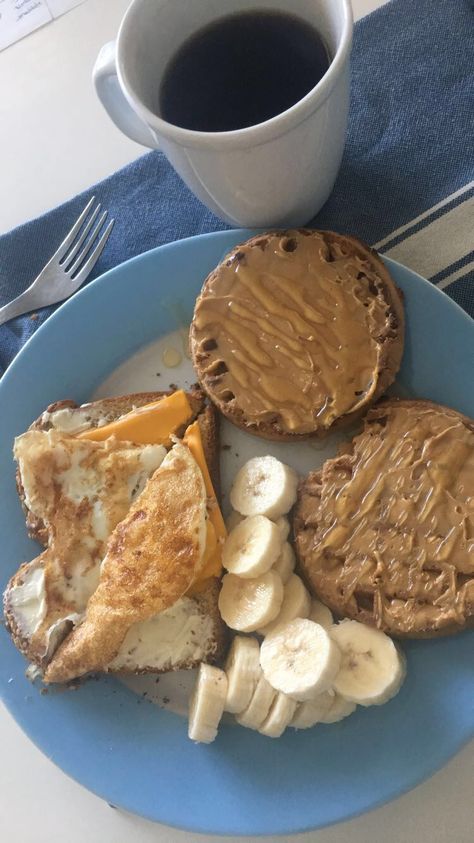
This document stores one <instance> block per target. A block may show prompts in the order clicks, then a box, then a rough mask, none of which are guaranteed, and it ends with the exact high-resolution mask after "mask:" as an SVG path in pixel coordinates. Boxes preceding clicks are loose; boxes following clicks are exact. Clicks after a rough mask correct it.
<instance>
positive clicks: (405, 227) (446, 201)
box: [373, 181, 474, 251]
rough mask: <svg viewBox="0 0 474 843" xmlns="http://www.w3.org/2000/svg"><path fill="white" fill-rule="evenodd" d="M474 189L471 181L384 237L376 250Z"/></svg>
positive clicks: (376, 244) (473, 183) (375, 247)
mask: <svg viewBox="0 0 474 843" xmlns="http://www.w3.org/2000/svg"><path fill="white" fill-rule="evenodd" d="M473 187H474V181H470V182H469V184H465V185H464V187H460V188H459V190H456V191H455V192H454V193H451V194H450V195H449V196H447V197H446V198H445V199H442V201H441V202H438V203H437V204H436V205H433V207H432V208H428V210H427V211H423V213H422V214H420V216H419V217H415V218H414V219H413V220H410V222H407V223H406V224H405V225H402V226H400V228H396V229H395V231H391V232H390V234H388V235H387V237H384V238H383V240H379V242H378V243H375V244H374V247H373V248H374V249H377V251H380V249H382V247H383V246H385V244H386V243H390V241H391V240H394V239H395V237H399V236H400V234H403V233H404V232H405V231H408V230H409V229H410V228H413V227H414V226H415V225H417V224H418V223H419V222H422V220H425V219H426V218H427V217H430V216H431V214H434V213H435V212H436V211H439V210H440V208H444V206H445V205H449V203H450V202H453V200H454V199H457V198H458V196H462V195H463V193H467V191H468V190H471V189H472V188H473Z"/></svg>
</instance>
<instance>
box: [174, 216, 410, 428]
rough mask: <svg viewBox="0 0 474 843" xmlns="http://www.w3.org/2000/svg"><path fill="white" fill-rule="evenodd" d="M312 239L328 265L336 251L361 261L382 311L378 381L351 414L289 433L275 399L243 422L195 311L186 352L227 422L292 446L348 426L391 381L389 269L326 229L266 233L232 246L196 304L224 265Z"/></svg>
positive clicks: (393, 349) (397, 301) (394, 363)
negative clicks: (276, 245) (264, 413)
mask: <svg viewBox="0 0 474 843" xmlns="http://www.w3.org/2000/svg"><path fill="white" fill-rule="evenodd" d="M316 235H317V237H321V236H323V238H324V241H325V246H326V247H327V249H328V251H329V261H333V260H334V259H335V256H337V257H338V258H340V257H341V251H342V252H343V253H344V254H347V255H349V256H356V257H357V259H360V260H361V261H364V265H365V266H366V267H368V269H367V272H369V273H370V283H369V288H370V293H371V295H372V296H373V297H374V298H375V297H378V300H379V301H380V302H383V305H384V307H386V325H385V326H384V328H383V331H382V333H381V335H380V336H379V337H377V341H378V342H380V345H381V355H380V360H379V366H378V371H377V378H378V381H377V385H376V389H375V391H374V392H373V394H372V395H370V398H368V400H367V401H366V403H363V405H362V406H359V407H358V408H357V410H356V411H355V412H345V413H344V414H343V415H341V416H339V417H338V418H336V419H335V420H334V421H333V422H332V423H331V424H330V426H329V427H328V426H322V425H321V423H320V421H319V419H318V414H317V413H316V412H315V413H314V414H313V416H314V425H313V428H312V429H311V430H310V431H309V432H304V433H293V432H289V431H288V430H287V429H286V428H284V426H282V423H281V415H280V411H279V405H278V401H275V404H274V406H273V408H272V411H271V415H270V416H269V417H267V418H265V420H261V421H258V422H255V421H251V420H249V419H248V418H247V417H246V414H245V412H244V410H243V409H242V407H241V406H240V405H239V402H238V399H237V397H236V396H235V394H234V392H233V391H232V389H230V388H227V387H228V384H227V382H226V378H227V379H228V369H227V362H226V361H224V360H222V353H221V350H220V348H219V346H218V345H217V344H216V343H215V339H214V338H213V337H211V336H209V337H206V338H203V332H202V331H199V330H198V329H197V328H196V313H197V311H196V310H195V316H194V319H193V322H192V324H191V330H190V349H191V354H192V357H193V362H194V367H195V370H196V373H197V376H198V379H199V382H200V384H201V386H202V388H203V390H204V391H205V392H206V393H207V395H208V396H209V398H210V399H211V401H213V403H214V404H215V405H216V407H217V408H218V409H219V410H220V412H221V413H223V415H224V416H226V418H228V419H229V421H231V422H232V423H233V424H235V425H237V427H240V428H242V429H243V430H246V431H247V432H249V433H252V434H255V435H257V436H261V437H263V438H264V439H271V440H277V441H288V442H297V441H302V440H304V439H308V438H312V437H322V436H325V435H327V433H328V431H329V430H334V429H335V428H337V427H340V426H346V425H350V424H351V423H353V422H354V421H355V420H357V419H358V418H360V417H362V416H363V415H364V413H365V412H367V409H368V408H369V406H371V405H372V404H373V403H374V402H375V401H377V399H378V398H380V396H381V395H383V394H384V392H385V391H386V389H387V388H388V387H389V386H390V384H391V383H393V381H394V379H395V375H396V373H397V371H398V369H399V367H400V362H401V357H402V353H403V341H404V310H403V303H402V294H401V292H400V290H399V289H398V288H397V287H396V285H395V283H394V281H393V280H392V278H391V276H390V273H389V271H388V270H387V268H386V266H385V264H384V263H383V261H382V260H381V258H380V257H379V255H378V254H377V252H375V251H374V250H373V249H371V248H370V247H369V246H367V245H365V244H364V243H362V242H361V241H360V240H357V239H356V238H354V237H349V236H347V235H341V234H336V233H335V232H331V231H311V230H309V229H299V230H297V231H287V232H269V233H267V234H263V235H258V236H256V237H253V238H251V239H250V240H248V241H246V242H245V243H243V244H240V245H238V246H235V247H234V249H232V251H231V252H230V253H229V254H228V255H226V256H225V257H224V258H223V260H222V261H221V263H220V264H219V265H218V266H217V267H216V269H214V270H213V271H212V272H211V273H210V275H209V276H208V277H207V279H206V280H205V282H204V285H203V288H202V291H201V293H200V295H199V297H198V299H197V301H196V307H198V306H199V303H200V302H201V301H203V300H204V299H205V298H207V297H211V298H212V297H213V296H217V297H218V296H219V285H220V275H221V272H222V273H223V272H225V271H226V269H227V267H229V266H232V265H233V264H236V263H237V264H238V263H239V262H240V261H241V262H243V263H242V265H245V262H248V261H249V260H250V257H249V256H251V254H252V252H253V250H259V251H262V250H263V251H265V249H266V248H267V247H269V246H270V245H271V244H272V242H274V240H275V237H276V236H278V238H281V240H280V242H282V241H284V240H285V239H286V241H290V242H297V240H298V238H311V237H313V238H314V239H315V244H316V245H317V242H319V241H316V237H315V236H316ZM243 249H245V253H244V252H243V251H242V250H243ZM287 251H289V252H291V251H293V249H288V250H287ZM290 257H291V255H290ZM328 398H329V396H328Z"/></svg>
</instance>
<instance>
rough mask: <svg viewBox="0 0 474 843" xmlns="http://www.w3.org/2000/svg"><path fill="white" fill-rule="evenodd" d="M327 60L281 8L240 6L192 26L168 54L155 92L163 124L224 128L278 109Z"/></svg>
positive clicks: (307, 31)
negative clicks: (236, 10) (192, 31)
mask: <svg viewBox="0 0 474 843" xmlns="http://www.w3.org/2000/svg"><path fill="white" fill-rule="evenodd" d="M328 67H329V56H328V51H327V49H326V46H325V44H324V41H323V40H322V38H321V36H320V35H319V33H318V32H317V31H316V29H314V28H313V27H312V26H310V24H308V23H306V22H305V21H303V20H301V19H300V18H297V17H294V16H293V15H287V14H284V13H282V12H271V11H268V12H267V11H256V12H243V13H241V14H236V15H231V16H229V17H225V18H222V19H221V20H218V21H215V22H214V23H212V24H210V25H209V26H206V27H204V28H203V29H200V30H198V32H196V33H195V35H193V36H192V37H191V38H189V39H188V40H187V41H186V42H185V43H184V44H183V45H182V47H180V49H179V50H178V51H177V53H176V54H175V55H174V56H173V58H172V59H171V61H170V62H169V64H168V67H167V68H166V69H165V73H164V76H163V82H162V85H161V90H160V91H159V106H158V113H159V114H160V115H161V116H162V117H163V118H164V119H165V120H167V121H168V122H169V123H174V124H175V125H176V126H182V127H183V128H185V129H196V130H198V131H202V132H226V131H229V130H231V129H242V128H244V127H245V126H253V125H255V124H256V123H262V122H263V121H264V120H268V119H269V118H270V117H274V116H275V115H276V114H281V112H282V111H285V110H286V109H287V108H290V106H292V105H294V103H295V102H298V100H300V99H301V98H302V97H304V96H305V94H307V93H308V91H310V90H311V88H313V87H314V86H315V85H316V84H317V83H318V82H319V80H320V79H321V77H322V76H323V75H324V73H325V72H326V70H327V69H328Z"/></svg>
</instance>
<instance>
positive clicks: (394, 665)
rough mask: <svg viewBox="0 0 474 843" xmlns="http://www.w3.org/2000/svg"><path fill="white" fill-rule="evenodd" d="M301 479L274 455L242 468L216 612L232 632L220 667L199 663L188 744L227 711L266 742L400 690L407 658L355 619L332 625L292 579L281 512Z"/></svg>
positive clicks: (211, 731)
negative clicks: (223, 664)
mask: <svg viewBox="0 0 474 843" xmlns="http://www.w3.org/2000/svg"><path fill="white" fill-rule="evenodd" d="M296 488H297V475H296V473H295V472H294V471H293V469H292V468H290V467H289V466H287V465H284V464H283V463H281V462H280V461H279V460H277V459H275V457H271V456H265V457H255V458H254V459H252V460H249V462H247V463H246V464H245V465H244V466H243V467H242V468H241V469H240V471H239V473H238V474H237V477H236V479H235V482H234V485H233V487H232V491H231V495H230V499H231V503H232V505H233V507H234V509H235V511H234V512H233V513H232V514H231V516H230V517H229V519H228V522H227V527H228V530H229V535H228V537H227V540H226V543H225V545H224V549H223V560H222V561H223V566H224V568H225V569H226V570H227V571H228V573H227V574H226V575H225V576H224V578H223V580H222V588H221V592H220V597H219V610H220V613H221V615H222V617H223V619H224V621H225V622H226V624H227V626H229V627H230V628H231V629H234V630H236V631H237V632H240V633H251V632H257V633H258V634H259V635H261V636H263V641H262V643H261V644H260V643H259V640H258V639H257V638H254V637H251V636H248V635H236V636H235V638H234V640H233V642H232V645H231V648H230V651H229V655H228V658H227V662H226V665H225V667H224V669H223V670H221V669H220V668H217V667H210V666H209V665H205V664H201V666H200V669H199V674H198V679H197V682H196V686H195V689H194V692H193V695H192V698H191V703H190V715H189V732H188V733H189V737H190V738H191V739H192V740H194V741H200V742H203V743H210V742H211V741H213V740H214V738H215V737H216V735H217V729H218V726H219V722H220V720H221V717H222V715H223V713H224V711H227V712H229V713H231V714H233V715H234V716H235V719H236V721H237V723H239V724H240V725H241V726H245V727H247V728H249V729H255V730H257V731H259V732H260V733H261V734H263V735H267V736H268V737H272V738H277V737H280V736H281V735H282V734H283V732H284V731H285V729H286V728H287V727H288V726H290V727H292V728H294V729H307V728H310V727H312V726H314V725H316V724H317V723H336V722H337V721H339V720H342V719H343V718H344V717H347V716H348V715H349V714H352V712H353V711H355V709H356V706H357V705H362V706H369V705H381V704H382V703H384V702H387V701H388V700H389V699H391V698H392V697H393V696H395V694H396V693H397V692H398V690H399V689H400V686H401V684H402V682H403V679H404V677H405V661H404V658H403V655H402V654H401V653H400V651H399V650H398V648H397V647H396V646H395V644H394V642H393V641H392V639H391V638H389V637H388V636H387V635H385V634H384V633H383V632H380V631H379V630H376V629H372V628H371V627H367V626H364V625H363V624H360V623H358V622H357V621H349V620H346V621H341V622H340V623H338V624H334V622H333V617H332V614H331V612H330V610H329V609H328V608H327V607H326V606H324V605H323V604H322V603H320V602H319V601H318V600H312V599H311V596H310V594H309V592H308V590H307V589H306V586H305V585H304V583H303V581H302V579H301V578H300V577H299V576H298V575H297V574H295V572H294V568H295V555H294V552H293V549H292V547H291V545H290V544H289V542H288V536H289V532H290V524H289V521H288V518H286V515H287V513H288V512H289V511H290V509H291V507H292V506H293V504H294V502H295V500H296Z"/></svg>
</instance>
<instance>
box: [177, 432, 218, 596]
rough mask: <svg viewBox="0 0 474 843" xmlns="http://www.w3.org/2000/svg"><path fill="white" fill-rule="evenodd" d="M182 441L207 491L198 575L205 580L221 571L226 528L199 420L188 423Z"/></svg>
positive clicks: (216, 575)
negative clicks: (192, 458)
mask: <svg viewBox="0 0 474 843" xmlns="http://www.w3.org/2000/svg"><path fill="white" fill-rule="evenodd" d="M183 442H184V444H185V445H187V446H188V448H189V450H190V451H191V454H192V455H193V457H194V459H195V460H196V462H197V464H198V466H199V468H200V469H201V473H202V477H203V480H204V485H205V487H206V492H207V500H208V515H209V518H208V521H207V537H206V550H205V552H204V560H203V569H202V571H201V574H200V576H199V579H200V580H205V579H208V578H209V577H219V576H220V575H221V573H222V562H221V560H222V545H223V544H224V540H225V539H226V536H227V530H226V528H225V524H224V519H223V517H222V512H221V510H220V507H219V504H218V503H217V498H216V493H215V492H214V487H213V485H212V480H211V475H210V474H209V469H208V467H207V463H206V457H205V456H204V448H203V446H202V439H201V431H200V429H199V422H197V421H195V422H193V424H191V425H189V427H188V429H187V430H186V433H185V434H184V439H183Z"/></svg>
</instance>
